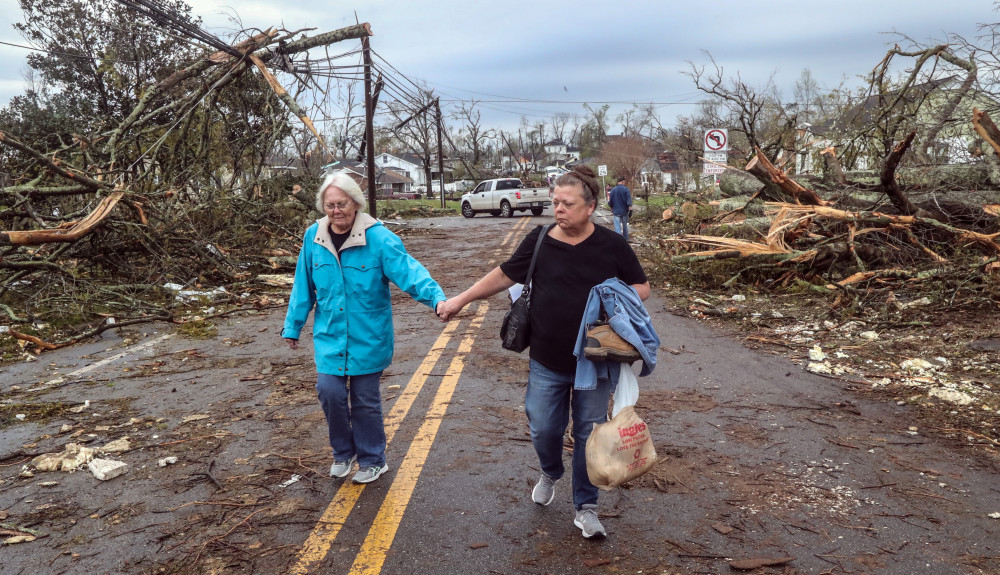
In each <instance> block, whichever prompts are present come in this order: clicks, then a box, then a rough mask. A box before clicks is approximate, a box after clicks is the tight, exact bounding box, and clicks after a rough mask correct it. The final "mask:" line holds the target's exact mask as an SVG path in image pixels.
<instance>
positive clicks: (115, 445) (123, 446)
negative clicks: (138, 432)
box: [98, 435, 132, 453]
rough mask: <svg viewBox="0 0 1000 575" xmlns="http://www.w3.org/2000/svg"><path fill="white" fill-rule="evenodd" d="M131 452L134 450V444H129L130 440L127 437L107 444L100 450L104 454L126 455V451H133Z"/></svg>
mask: <svg viewBox="0 0 1000 575" xmlns="http://www.w3.org/2000/svg"><path fill="white" fill-rule="evenodd" d="M131 450H132V444H131V443H129V438H128V436H127V435H126V436H125V437H122V438H120V439H116V440H114V441H112V442H110V443H107V444H105V445H104V447H101V448H100V449H98V451H101V452H104V453H125V452H126V451H131Z"/></svg>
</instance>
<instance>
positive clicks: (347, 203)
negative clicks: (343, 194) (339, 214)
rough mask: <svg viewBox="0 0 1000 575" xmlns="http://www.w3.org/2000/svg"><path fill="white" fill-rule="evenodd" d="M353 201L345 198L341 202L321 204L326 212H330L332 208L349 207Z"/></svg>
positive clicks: (341, 208)
mask: <svg viewBox="0 0 1000 575" xmlns="http://www.w3.org/2000/svg"><path fill="white" fill-rule="evenodd" d="M353 203H354V202H352V201H350V200H345V201H343V202H337V203H335V204H323V207H324V208H326V211H328V212H332V211H333V210H340V211H344V210H346V209H347V208H349V207H351V204H353Z"/></svg>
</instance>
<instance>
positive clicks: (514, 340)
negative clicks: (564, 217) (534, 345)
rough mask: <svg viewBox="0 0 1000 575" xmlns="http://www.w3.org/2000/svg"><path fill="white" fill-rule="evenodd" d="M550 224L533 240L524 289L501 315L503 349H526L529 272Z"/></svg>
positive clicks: (529, 319) (529, 335)
mask: <svg viewBox="0 0 1000 575" xmlns="http://www.w3.org/2000/svg"><path fill="white" fill-rule="evenodd" d="M550 227H552V224H549V225H547V226H542V231H541V233H539V234H538V241H537V242H535V251H533V252H532V253H531V263H530V264H529V265H528V276H527V277H526V278H524V289H523V290H521V296H520V297H518V298H517V299H516V300H515V301H513V302H511V304H510V310H509V311H508V312H507V315H505V316H504V317H503V323H502V324H500V345H502V346H503V348H504V349H509V350H511V351H516V352H517V353H521V352H522V351H524V350H526V349H528V345H529V343H530V342H531V317H530V315H529V308H530V306H531V272H533V271H534V270H535V258H537V257H538V248H540V247H541V246H542V240H544V239H545V234H547V233H548V232H549V228H550Z"/></svg>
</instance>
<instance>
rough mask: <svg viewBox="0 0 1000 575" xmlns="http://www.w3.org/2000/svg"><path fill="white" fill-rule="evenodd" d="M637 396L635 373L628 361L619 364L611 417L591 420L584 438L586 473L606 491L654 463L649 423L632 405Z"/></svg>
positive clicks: (637, 387) (654, 451)
mask: <svg viewBox="0 0 1000 575" xmlns="http://www.w3.org/2000/svg"><path fill="white" fill-rule="evenodd" d="M638 399H639V384H638V382H637V381H636V379H635V374H633V373H632V369H631V368H630V367H629V366H628V364H622V366H621V376H620V377H619V378H618V388H617V389H615V397H614V408H613V409H612V414H613V416H612V418H611V421H608V422H607V423H601V424H594V430H593V431H592V432H591V433H590V437H589V438H588V439H587V475H588V476H590V482H591V483H593V484H594V485H596V486H597V487H599V488H600V489H603V490H605V491H610V490H611V489H614V488H615V487H617V486H619V485H621V484H622V483H625V482H627V481H631V480H633V479H635V478H637V477H639V476H641V475H642V474H644V473H646V472H647V471H649V470H650V469H652V468H653V465H655V464H656V449H655V448H654V447H653V438H652V437H651V436H650V434H649V427H648V426H647V425H646V422H644V421H643V420H642V419H640V418H639V416H638V415H636V413H635V408H634V407H633V406H634V405H635V402H636V401H637V400H638Z"/></svg>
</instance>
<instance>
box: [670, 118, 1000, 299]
mask: <svg viewBox="0 0 1000 575" xmlns="http://www.w3.org/2000/svg"><path fill="white" fill-rule="evenodd" d="M975 114H976V116H975V122H976V123H977V125H979V124H981V123H983V122H987V123H989V124H992V122H989V118H988V116H986V115H985V114H984V113H983V112H980V111H978V110H976V112H975ZM993 129H994V130H995V127H994V128H993ZM914 135H915V132H911V133H910V134H908V135H907V136H906V137H905V138H904V139H903V140H902V141H901V142H899V143H898V144H897V145H895V146H894V147H893V148H892V151H891V153H890V155H889V156H888V158H887V159H886V161H885V162H884V163H883V166H882V169H881V172H880V174H879V183H878V185H877V186H875V188H874V190H873V191H875V192H878V193H879V194H880V195H881V197H883V198H886V199H887V201H888V203H884V202H883V203H866V202H863V201H861V200H859V199H858V198H857V197H855V196H853V195H851V194H848V193H844V194H842V195H840V196H838V197H836V198H833V199H825V198H823V197H821V195H820V194H819V193H817V192H816V191H814V190H812V189H810V188H807V187H805V186H803V185H802V184H801V183H800V182H798V181H796V180H795V179H794V178H793V177H791V176H790V175H789V173H788V172H787V171H783V170H781V169H779V168H778V167H776V166H775V165H774V164H773V163H771V162H770V161H769V160H768V159H767V157H766V156H765V155H764V154H763V153H762V152H761V151H760V150H759V149H758V150H757V154H756V155H755V156H754V157H753V158H752V159H751V161H750V162H749V164H748V165H747V166H746V168H745V170H746V171H747V172H749V173H751V174H755V175H757V176H758V177H759V178H761V176H763V178H761V179H764V178H766V180H767V181H768V182H769V183H770V184H773V185H774V186H775V187H776V188H777V189H779V190H780V193H781V194H782V196H783V197H782V198H781V199H784V198H788V199H787V200H785V201H773V198H772V201H764V202H763V204H764V206H765V215H766V216H767V218H768V221H769V222H770V226H769V228H768V229H767V230H766V232H762V233H760V235H761V236H762V237H760V239H758V240H745V239H737V238H732V237H719V236H710V235H681V236H679V237H675V238H668V239H666V240H665V241H668V242H673V243H675V244H680V245H681V246H683V247H684V248H687V249H689V250H690V249H691V248H693V247H694V246H707V247H709V248H710V249H707V250H701V251H687V252H686V253H683V254H681V255H676V256H673V257H672V258H671V261H672V262H673V263H690V262H697V261H706V260H721V259H736V258H738V259H741V260H743V261H746V262H747V265H746V266H744V267H742V268H741V269H739V270H738V271H737V272H736V273H735V275H733V276H732V277H730V278H729V280H728V281H726V282H724V284H723V285H724V287H730V286H732V285H733V284H735V283H736V282H738V281H741V279H742V280H743V281H751V282H752V281H754V280H755V279H758V280H759V279H762V278H763V279H766V281H767V283H768V284H769V285H771V286H772V287H779V286H788V285H790V284H793V285H798V286H803V287H806V288H808V289H810V290H812V291H816V292H820V293H833V292H836V293H838V294H840V295H845V294H846V295H849V296H853V297H855V299H856V298H857V297H858V296H862V295H866V294H870V293H871V292H872V291H882V292H885V293H888V292H889V291H890V290H892V289H898V288H899V287H900V286H902V285H904V284H905V285H907V286H911V287H912V286H914V285H916V284H920V283H922V282H930V281H932V280H943V281H945V282H950V283H951V284H953V285H957V286H962V289H965V290H966V291H968V292H969V293H970V294H978V295H976V296H975V298H978V299H980V300H981V303H989V302H991V301H997V302H1000V281H997V278H1000V205H996V204H984V205H974V204H967V203H963V202H960V201H955V200H950V201H943V200H939V199H934V198H931V199H928V200H926V201H923V202H914V201H912V200H911V199H910V194H909V193H908V192H909V191H916V190H907V189H906V188H905V187H902V186H900V185H899V183H898V181H897V177H896V173H895V172H896V169H897V167H898V166H899V163H900V161H901V159H902V158H903V156H904V154H905V153H906V151H907V149H908V147H909V146H910V144H911V143H912V142H913V139H914ZM987 141H991V140H989V139H987ZM997 141H998V142H1000V132H998V133H997ZM994 151H995V152H996V154H997V155H998V157H1000V145H997V146H995V147H994ZM761 199H765V200H767V199H769V197H768V191H767V186H765V187H764V188H762V189H761V190H760V191H758V192H757V193H756V194H755V195H754V196H753V198H752V199H751V202H755V203H757V204H759V203H760V200H761ZM749 205H750V204H749V203H748V204H747V206H749ZM747 206H744V207H743V208H742V209H741V210H738V212H740V211H745V210H746V209H747ZM740 215H741V214H739V213H734V212H730V213H725V214H719V215H717V216H715V217H714V218H712V219H713V220H714V222H704V223H703V225H704V226H705V227H711V224H712V223H718V222H733V221H738V220H739V219H741V218H740V217H739V216H740ZM983 286H992V290H990V289H986V290H984V289H983ZM991 292H992V293H991ZM975 298H974V299H975Z"/></svg>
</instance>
